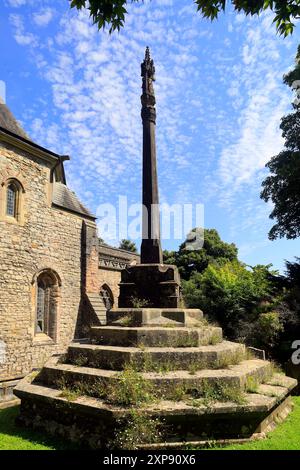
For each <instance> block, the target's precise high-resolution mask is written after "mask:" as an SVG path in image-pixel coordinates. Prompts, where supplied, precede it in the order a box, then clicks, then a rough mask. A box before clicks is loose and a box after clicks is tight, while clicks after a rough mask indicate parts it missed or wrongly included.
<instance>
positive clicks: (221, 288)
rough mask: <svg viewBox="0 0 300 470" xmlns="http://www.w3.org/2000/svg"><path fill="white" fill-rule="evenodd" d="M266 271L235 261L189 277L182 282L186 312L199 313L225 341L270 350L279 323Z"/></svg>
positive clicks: (280, 325) (272, 289) (279, 325)
mask: <svg viewBox="0 0 300 470" xmlns="http://www.w3.org/2000/svg"><path fill="white" fill-rule="evenodd" d="M269 269H270V266H262V265H258V266H254V267H253V268H250V267H247V266H246V265H245V264H243V263H241V262H240V261H237V260H234V261H231V262H227V263H225V264H223V265H212V264H210V265H209V266H208V267H207V268H206V269H205V270H204V271H203V272H202V273H193V274H192V276H191V278H190V280H189V281H183V284H182V288H183V296H184V300H185V303H186V305H187V306H188V307H189V308H200V309H202V310H203V311H204V313H205V314H206V315H208V317H209V318H210V320H212V321H216V322H217V323H218V324H220V326H222V328H223V330H224V334H225V335H226V336H227V337H228V338H230V339H233V340H238V341H243V342H246V343H248V344H252V345H256V346H258V347H262V346H263V347H266V346H268V347H272V346H273V344H274V341H275V339H276V338H277V337H278V334H279V333H280V332H281V331H282V323H281V319H280V316H279V313H278V312H277V311H276V310H275V302H274V298H273V297H274V293H275V288H274V286H273V285H272V282H271V277H272V272H270V271H269ZM276 302H277V300H276ZM262 325H264V326H265V329H264V330H263V331H262V330H261V327H262ZM258 333H259V334H258ZM260 333H261V334H262V336H263V338H264V339H263V338H262V337H261V334H260Z"/></svg>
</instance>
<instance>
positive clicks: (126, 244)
mask: <svg viewBox="0 0 300 470" xmlns="http://www.w3.org/2000/svg"><path fill="white" fill-rule="evenodd" d="M119 248H120V250H126V251H131V252H132V253H137V248H136V244H135V243H134V242H132V241H130V240H125V239H124V240H121V242H120V246H119Z"/></svg>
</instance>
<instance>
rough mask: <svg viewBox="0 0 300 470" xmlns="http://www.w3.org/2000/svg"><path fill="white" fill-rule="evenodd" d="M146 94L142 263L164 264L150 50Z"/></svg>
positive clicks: (145, 71) (144, 69)
mask: <svg viewBox="0 0 300 470" xmlns="http://www.w3.org/2000/svg"><path fill="white" fill-rule="evenodd" d="M141 67H142V77H143V94H142V96H141V101H142V113H141V114H142V121H143V241H142V246H141V262H142V263H158V264H162V262H163V256H162V250H161V243H160V218H159V196H158V182H157V168H156V142H155V125H156V110H155V103H156V101H155V95H154V89H153V81H154V80H155V67H154V64H153V60H152V59H151V58H150V52H149V47H147V49H146V53H145V59H144V62H143V63H142V66H141Z"/></svg>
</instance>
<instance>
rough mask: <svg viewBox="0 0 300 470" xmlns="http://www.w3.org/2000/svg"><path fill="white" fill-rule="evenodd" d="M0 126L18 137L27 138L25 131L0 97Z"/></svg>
mask: <svg viewBox="0 0 300 470" xmlns="http://www.w3.org/2000/svg"><path fill="white" fill-rule="evenodd" d="M0 127H3V128H4V129H6V130H8V131H9V132H12V133H13V134H16V135H17V136H19V137H22V138H23V139H28V135H27V134H26V132H25V131H24V130H23V129H22V127H21V126H20V124H19V123H18V121H17V120H16V118H15V117H14V115H13V114H12V112H11V111H10V109H9V108H8V106H7V105H6V104H5V103H3V101H2V99H1V98H0Z"/></svg>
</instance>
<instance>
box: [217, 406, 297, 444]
mask: <svg viewBox="0 0 300 470" xmlns="http://www.w3.org/2000/svg"><path fill="white" fill-rule="evenodd" d="M293 402H294V405H295V408H294V410H293V411H292V413H291V414H290V415H289V416H288V417H287V419H286V420H285V421H284V422H283V423H282V424H279V425H278V426H277V428H276V429H275V430H274V431H273V432H271V433H270V434H269V435H268V437H267V438H266V439H263V440H259V441H253V442H248V443H245V444H234V445H229V446H226V447H224V448H219V449H218V450H222V449H223V450H300V397H293Z"/></svg>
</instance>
